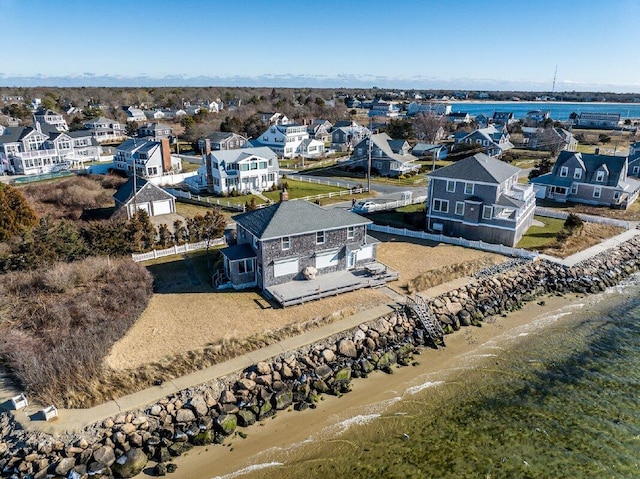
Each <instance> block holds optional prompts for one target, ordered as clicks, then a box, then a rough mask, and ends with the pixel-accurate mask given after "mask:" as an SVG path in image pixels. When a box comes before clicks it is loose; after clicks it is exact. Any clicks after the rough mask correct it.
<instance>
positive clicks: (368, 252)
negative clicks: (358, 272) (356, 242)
mask: <svg viewBox="0 0 640 479" xmlns="http://www.w3.org/2000/svg"><path fill="white" fill-rule="evenodd" d="M371 258H373V245H368V246H363V247H362V248H361V249H359V250H358V252H357V253H356V261H362V260H364V259H371Z"/></svg>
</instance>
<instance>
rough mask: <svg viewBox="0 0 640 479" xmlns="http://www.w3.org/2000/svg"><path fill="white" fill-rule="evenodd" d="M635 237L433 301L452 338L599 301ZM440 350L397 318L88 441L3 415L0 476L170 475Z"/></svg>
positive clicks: (260, 367)
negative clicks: (578, 301) (561, 301)
mask: <svg viewBox="0 0 640 479" xmlns="http://www.w3.org/2000/svg"><path fill="white" fill-rule="evenodd" d="M639 249H640V239H638V238H634V239H632V240H630V241H628V242H626V243H623V244H621V245H619V246H617V247H616V248H614V249H611V250H609V251H606V252H604V253H601V254H599V255H597V256H595V257H593V258H591V259H589V260H586V261H584V262H582V263H580V264H579V265H577V266H574V267H571V268H568V267H564V266H562V265H559V264H556V263H552V262H547V261H528V262H522V261H514V262H512V263H511V267H510V268H508V269H505V268H504V267H501V268H499V269H497V270H496V271H488V272H486V274H481V275H478V276H477V280H476V281H475V282H474V283H473V284H470V285H467V286H464V287H461V288H459V289H456V290H453V291H450V292H447V293H445V294H443V295H441V296H439V297H437V298H435V299H431V300H429V301H428V304H429V306H430V307H431V310H432V311H433V313H434V314H435V316H436V318H437V320H438V321H439V322H440V323H441V325H442V326H443V329H444V330H445V332H447V333H451V332H453V331H455V330H458V329H460V328H461V327H465V326H471V325H476V326H479V325H481V323H482V322H483V321H484V320H485V319H486V318H489V317H496V316H500V315H504V314H506V313H508V312H510V311H513V310H516V309H519V308H521V307H522V306H523V305H524V304H525V303H526V302H528V301H533V300H535V299H536V298H538V297H540V296H541V295H543V294H549V293H552V294H553V293H555V294H564V293H583V294H593V293H598V292H600V291H603V290H604V289H606V288H607V287H610V286H613V285H615V284H617V283H619V282H620V281H621V280H623V279H624V278H627V277H629V276H630V275H631V274H633V273H634V272H637V271H638V270H639V269H640V255H638V252H639ZM425 346H433V344H432V343H431V341H430V338H429V337H428V335H427V334H426V333H425V331H424V330H423V329H422V326H421V323H420V321H418V319H417V318H415V317H413V316H412V314H411V312H410V311H409V310H407V311H405V310H402V309H400V310H398V311H397V312H395V313H392V314H390V315H387V316H384V317H381V318H378V319H376V320H374V321H371V322H369V323H366V324H361V325H360V326H358V327H357V328H354V329H352V330H350V331H347V332H343V333H341V334H339V335H337V336H334V337H331V338H327V339H326V340H323V341H321V342H319V343H316V344H313V345H310V346H307V347H305V348H302V349H299V350H297V351H291V352H289V353H286V354H282V355H280V356H277V357H274V358H272V359H271V360H270V361H268V362H261V363H258V364H255V365H254V366H252V367H250V368H248V369H246V370H244V371H242V372H239V373H237V374H235V375H233V376H231V377H226V378H222V379H219V380H216V381H213V382H211V383H207V384H202V385H200V386H197V387H194V388H190V389H187V390H184V391H181V392H180V393H178V394H176V395H173V396H170V397H166V398H164V399H162V400H161V401H158V402H157V403H155V404H153V405H151V406H149V407H147V408H146V409H144V410H141V411H135V412H130V413H126V414H120V415H118V416H116V417H112V418H109V419H107V420H105V421H103V422H101V423H99V424H94V425H92V426H89V427H88V428H86V429H85V430H83V431H82V432H81V433H77V434H69V435H61V436H52V435H49V434H45V433H39V432H28V431H24V430H22V429H21V428H20V427H19V425H18V424H17V423H16V422H15V421H14V419H13V416H12V413H11V412H5V413H2V414H1V415H0V475H1V476H2V477H11V478H13V477H15V478H34V479H41V478H45V477H59V478H63V477H65V478H74V479H80V478H85V477H89V476H91V477H95V478H100V477H104V478H111V477H116V478H128V477H133V476H135V475H136V474H138V473H140V472H141V471H142V470H143V469H147V468H150V470H152V471H153V474H155V475H157V476H164V475H166V474H170V473H171V472H173V471H175V468H176V466H175V464H174V463H173V462H172V459H173V458H174V457H176V456H178V455H180V454H183V453H185V452H186V451H188V450H189V449H191V448H192V447H194V446H196V445H207V444H219V443H222V442H224V441H225V438H228V437H229V436H231V435H234V434H239V435H243V434H244V433H243V432H242V431H241V430H242V429H243V428H246V427H248V426H251V425H252V424H254V423H256V422H259V421H262V420H264V419H265V418H269V417H271V416H273V415H274V414H276V413H277V412H278V411H282V410H292V409H294V410H303V409H306V408H314V407H316V404H317V402H318V401H319V399H320V397H321V396H322V395H323V394H332V395H338V396H339V395H341V394H344V393H347V392H349V390H350V384H351V381H352V380H353V379H355V378H362V377H367V375H369V374H370V373H372V372H373V371H376V370H380V371H384V372H386V373H392V372H393V369H394V368H395V367H397V366H405V365H409V364H411V363H412V362H413V361H414V359H413V358H414V355H416V354H418V353H419V352H420V349H422V348H424V347H425Z"/></svg>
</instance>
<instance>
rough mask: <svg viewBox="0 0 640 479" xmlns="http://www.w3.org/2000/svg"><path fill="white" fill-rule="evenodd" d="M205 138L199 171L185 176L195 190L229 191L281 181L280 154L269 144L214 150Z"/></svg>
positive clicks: (249, 189) (251, 189)
mask: <svg viewBox="0 0 640 479" xmlns="http://www.w3.org/2000/svg"><path fill="white" fill-rule="evenodd" d="M205 141H206V143H207V144H206V146H205V153H204V155H203V156H202V166H201V167H200V168H199V169H198V175H197V176H192V177H190V178H186V179H185V182H186V183H187V185H188V186H189V188H190V189H191V190H193V191H197V192H201V191H208V192H209V193H216V194H222V195H227V194H230V193H232V192H233V191H234V190H235V191H236V192H238V193H249V192H255V191H258V192H260V191H264V190H268V189H269V188H271V187H272V186H273V185H276V186H277V185H278V175H279V165H278V157H277V155H276V154H275V153H274V152H273V151H272V150H271V149H270V148H267V147H258V148H240V149H235V150H215V151H211V146H210V143H209V140H205Z"/></svg>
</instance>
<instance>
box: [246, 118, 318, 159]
mask: <svg viewBox="0 0 640 479" xmlns="http://www.w3.org/2000/svg"><path fill="white" fill-rule="evenodd" d="M305 140H309V132H308V131H307V127H306V126H305V125H297V124H290V125H272V126H270V127H269V128H268V129H267V130H266V131H265V132H264V133H263V134H262V135H260V136H259V137H258V139H257V140H256V141H257V143H258V145H259V146H268V147H269V148H271V149H272V150H273V151H274V152H275V153H276V154H277V155H279V156H281V157H283V158H292V157H294V156H303V157H305V158H315V157H318V156H321V155H322V154H323V153H324V143H322V142H320V141H318V140H311V141H305Z"/></svg>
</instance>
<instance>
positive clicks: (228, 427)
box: [216, 414, 238, 436]
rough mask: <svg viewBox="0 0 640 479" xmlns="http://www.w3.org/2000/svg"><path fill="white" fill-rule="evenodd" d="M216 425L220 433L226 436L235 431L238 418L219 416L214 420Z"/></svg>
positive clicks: (225, 415)
mask: <svg viewBox="0 0 640 479" xmlns="http://www.w3.org/2000/svg"><path fill="white" fill-rule="evenodd" d="M216 424H217V425H218V428H219V429H220V432H222V433H223V434H225V435H227V436H228V435H229V434H231V433H233V432H234V431H235V430H236V427H237V426H238V418H237V416H236V415H235V414H221V415H220V416H218V417H217V418H216Z"/></svg>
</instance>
